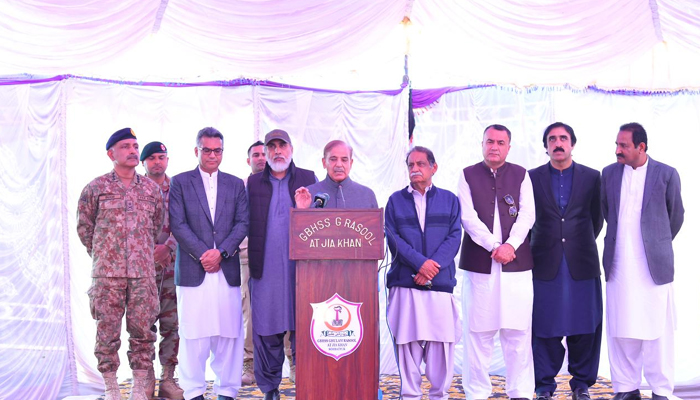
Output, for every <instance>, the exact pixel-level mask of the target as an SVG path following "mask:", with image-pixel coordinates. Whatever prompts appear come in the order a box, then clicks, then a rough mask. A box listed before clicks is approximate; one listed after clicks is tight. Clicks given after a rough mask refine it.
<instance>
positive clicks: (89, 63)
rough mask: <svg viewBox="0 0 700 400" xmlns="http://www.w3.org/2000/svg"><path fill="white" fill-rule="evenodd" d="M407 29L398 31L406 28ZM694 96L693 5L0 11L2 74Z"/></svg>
mask: <svg viewBox="0 0 700 400" xmlns="http://www.w3.org/2000/svg"><path fill="white" fill-rule="evenodd" d="M402 21H404V22H402ZM406 54H408V69H409V75H410V78H411V81H412V83H413V86H414V87H419V88H435V87H444V86H461V85H474V84H483V83H496V84H503V85H515V86H530V85H560V84H567V83H568V84H573V85H578V86H581V87H584V86H588V85H597V86H598V87H606V88H644V89H653V90H673V89H679V88H699V87H700V74H697V72H696V70H697V68H698V66H699V65H700V2H696V1H690V0H598V1H589V0H570V1H566V2H561V1H558V0H546V1H542V0H520V1H512V0H511V1H503V0H468V1H461V0H402V1H396V0H333V1H328V0H295V1H285V0H255V1H254V0H233V1H229V0H119V1H116V0H106V1H105V0H75V1H71V2H61V1H47V0H43V1H37V0H35V1H23V2H17V1H12V0H0V75H15V74H33V75H51V74H76V75H82V76H92V77H103V78H110V79H123V80H149V81H201V80H212V79H235V78H239V77H245V78H251V79H261V80H272V81H277V82H283V83H289V84H297V85H302V86H315V87H327V88H337V89H342V90H356V89H364V90H368V89H391V88H396V87H399V86H400V85H401V82H402V78H403V75H404V56H405V55H406Z"/></svg>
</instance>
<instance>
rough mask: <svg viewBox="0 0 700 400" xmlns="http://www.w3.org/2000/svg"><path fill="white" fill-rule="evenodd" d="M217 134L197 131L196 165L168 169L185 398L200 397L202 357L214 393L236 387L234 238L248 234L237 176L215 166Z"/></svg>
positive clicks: (219, 145)
mask: <svg viewBox="0 0 700 400" xmlns="http://www.w3.org/2000/svg"><path fill="white" fill-rule="evenodd" d="M223 151H224V136H223V135H222V134H221V132H219V131H218V130H216V129H215V128H211V127H209V128H204V129H202V130H200V131H199V132H198V133H197V139H196V147H195V148H194V154H195V156H196V157H197V159H198V161H199V165H198V166H197V168H195V169H194V170H193V171H189V172H183V173H181V174H179V175H176V176H175V177H173V179H172V181H171V185H170V224H171V225H170V226H171V229H172V232H173V236H175V239H177V243H178V248H177V257H176V259H175V284H176V285H177V307H178V314H179V317H180V321H179V322H180V361H181V363H180V365H179V371H180V383H181V385H182V388H183V389H184V391H185V398H186V399H195V400H204V393H205V392H206V390H207V382H206V379H205V370H206V361H207V358H211V369H212V370H213V371H214V373H215V374H216V380H215V381H214V391H215V392H216V393H217V394H218V399H219V400H231V399H234V398H235V397H236V396H237V395H238V390H239V389H240V387H241V372H242V368H243V341H244V328H243V318H242V315H241V289H240V285H241V271H240V264H239V259H238V246H239V245H240V244H241V242H242V241H243V238H245V236H246V235H247V234H248V198H247V197H246V193H245V186H244V185H243V181H242V180H241V179H239V178H237V177H235V176H233V175H229V174H226V173H224V172H221V171H220V170H219V165H220V164H221V160H222V157H223Z"/></svg>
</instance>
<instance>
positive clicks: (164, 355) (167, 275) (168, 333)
mask: <svg viewBox="0 0 700 400" xmlns="http://www.w3.org/2000/svg"><path fill="white" fill-rule="evenodd" d="M158 269H160V271H159V272H158V274H157V275H156V285H158V290H159V291H160V313H159V314H158V317H157V321H158V328H156V325H155V323H154V324H153V326H152V327H151V330H152V331H153V332H154V333H155V332H158V330H160V343H159V345H158V359H159V360H160V365H177V349H178V346H179V344H180V335H179V334H178V327H179V325H178V322H177V294H176V293H175V266H174V265H172V264H171V265H169V266H167V267H165V268H162V269H161V268H158ZM158 269H156V271H158ZM154 358H155V356H154Z"/></svg>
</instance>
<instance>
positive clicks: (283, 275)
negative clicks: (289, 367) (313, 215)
mask: <svg viewBox="0 0 700 400" xmlns="http://www.w3.org/2000/svg"><path fill="white" fill-rule="evenodd" d="M293 150H294V149H293V147H292V141H291V139H290V138H289V134H287V132H285V131H283V130H280V129H275V130H273V131H271V132H269V133H268V134H267V135H265V157H266V158H267V165H266V166H265V169H264V170H263V171H262V172H261V173H258V174H255V175H251V176H250V177H249V178H248V186H247V189H248V198H249V202H250V225H251V226H250V233H249V235H248V257H249V263H250V264H249V266H250V281H249V282H248V285H249V290H250V297H251V306H252V314H253V347H254V357H253V358H254V365H255V380H256V382H257V384H258V387H259V388H260V390H261V391H262V392H263V393H265V400H276V399H279V398H280V393H279V390H278V387H279V384H280V381H281V380H282V364H283V363H284V345H283V341H284V335H285V333H286V332H290V341H291V344H292V360H294V358H295V355H294V352H295V338H294V331H295V326H294V319H295V305H296V299H295V281H296V263H295V262H294V261H291V260H290V259H289V209H290V208H292V207H294V206H295V202H294V192H295V191H296V190H297V189H298V188H299V187H301V186H309V185H311V184H313V183H314V182H316V176H315V175H314V173H313V171H309V170H305V169H301V168H297V167H296V166H295V165H294V162H293V161H292V153H293Z"/></svg>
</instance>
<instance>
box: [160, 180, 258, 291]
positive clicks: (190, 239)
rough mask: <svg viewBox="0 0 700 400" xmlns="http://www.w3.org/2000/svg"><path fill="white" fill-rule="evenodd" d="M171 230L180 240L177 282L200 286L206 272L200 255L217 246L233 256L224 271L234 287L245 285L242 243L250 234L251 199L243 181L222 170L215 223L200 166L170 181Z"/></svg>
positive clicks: (224, 265)
mask: <svg viewBox="0 0 700 400" xmlns="http://www.w3.org/2000/svg"><path fill="white" fill-rule="evenodd" d="M170 229H171V230H172V233H173V236H175V239H177V253H176V258H175V284H176V285H178V286H199V285H201V284H202V282H203V281H204V276H205V274H206V272H205V271H204V267H202V263H201V262H200V261H199V258H200V257H201V256H202V254H204V252H205V251H207V250H209V249H213V248H214V243H216V248H217V249H219V250H221V251H226V252H227V253H228V254H229V255H230V256H229V258H227V259H222V260H221V264H220V265H221V270H222V271H223V272H224V276H225V277H226V282H228V284H229V285H231V286H240V285H241V272H240V261H239V258H238V251H237V250H238V246H239V245H240V244H241V241H243V238H245V237H246V236H247V235H248V198H247V196H246V192H245V186H244V185H243V181H242V180H241V179H239V178H237V177H235V176H233V175H229V174H226V173H223V172H221V171H219V175H218V178H217V194H216V216H215V218H214V223H212V219H211V213H210V212H209V203H208V202H207V195H206V192H205V190H204V183H203V182H202V175H201V174H200V172H199V167H197V168H195V169H194V170H193V171H189V172H183V173H181V174H179V175H176V176H174V177H173V178H172V180H171V181H170Z"/></svg>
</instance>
